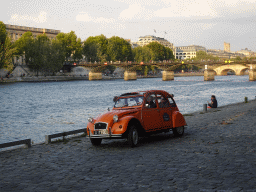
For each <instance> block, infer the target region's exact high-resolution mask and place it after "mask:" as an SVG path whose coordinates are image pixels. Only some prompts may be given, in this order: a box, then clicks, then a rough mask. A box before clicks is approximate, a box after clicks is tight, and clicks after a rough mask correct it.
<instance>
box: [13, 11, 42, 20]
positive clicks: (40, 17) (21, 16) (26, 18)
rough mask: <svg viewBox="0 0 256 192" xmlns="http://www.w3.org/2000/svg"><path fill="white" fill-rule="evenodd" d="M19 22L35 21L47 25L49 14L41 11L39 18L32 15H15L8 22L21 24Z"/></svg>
mask: <svg viewBox="0 0 256 192" xmlns="http://www.w3.org/2000/svg"><path fill="white" fill-rule="evenodd" d="M19 21H33V22H36V23H45V22H47V13H46V12H45V11H41V12H40V13H39V15H38V16H37V17H33V16H30V15H18V14H13V15H12V16H11V19H10V20H9V21H8V22H9V23H19Z"/></svg>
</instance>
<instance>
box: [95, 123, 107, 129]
mask: <svg viewBox="0 0 256 192" xmlns="http://www.w3.org/2000/svg"><path fill="white" fill-rule="evenodd" d="M94 129H107V123H95V125H94Z"/></svg>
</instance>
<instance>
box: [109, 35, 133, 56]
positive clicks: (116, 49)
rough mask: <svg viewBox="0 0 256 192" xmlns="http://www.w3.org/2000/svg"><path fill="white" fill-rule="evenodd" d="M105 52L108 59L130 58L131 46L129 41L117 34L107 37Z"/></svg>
mask: <svg viewBox="0 0 256 192" xmlns="http://www.w3.org/2000/svg"><path fill="white" fill-rule="evenodd" d="M107 54H108V60H110V61H131V60H132V48H131V45H130V43H128V42H127V41H126V40H124V39H123V38H120V37H117V36H113V37H111V38H109V39H108V47H107Z"/></svg>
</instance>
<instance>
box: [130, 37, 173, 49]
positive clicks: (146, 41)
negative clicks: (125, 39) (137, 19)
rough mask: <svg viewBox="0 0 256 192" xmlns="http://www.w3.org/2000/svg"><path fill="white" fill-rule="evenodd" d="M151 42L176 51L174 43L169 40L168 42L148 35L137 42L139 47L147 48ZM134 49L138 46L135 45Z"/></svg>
mask: <svg viewBox="0 0 256 192" xmlns="http://www.w3.org/2000/svg"><path fill="white" fill-rule="evenodd" d="M151 42H158V43H160V44H161V45H163V46H165V47H169V48H170V49H172V50H173V49H174V47H173V43H170V42H169V41H168V40H166V39H164V38H161V37H156V36H153V35H146V36H141V37H139V40H138V41H137V42H136V44H137V45H138V46H145V45H147V44H149V43H151ZM134 47H136V46H135V45H134Z"/></svg>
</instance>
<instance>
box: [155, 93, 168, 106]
mask: <svg viewBox="0 0 256 192" xmlns="http://www.w3.org/2000/svg"><path fill="white" fill-rule="evenodd" d="M157 102H158V105H159V107H160V108H166V107H169V102H168V100H167V99H166V98H165V97H164V96H163V95H160V94H158V95H157Z"/></svg>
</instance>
